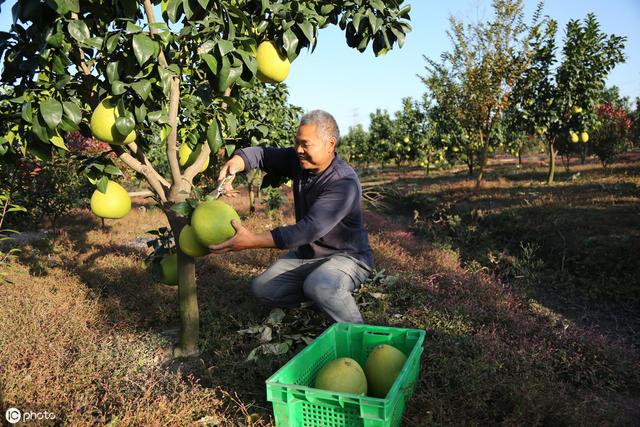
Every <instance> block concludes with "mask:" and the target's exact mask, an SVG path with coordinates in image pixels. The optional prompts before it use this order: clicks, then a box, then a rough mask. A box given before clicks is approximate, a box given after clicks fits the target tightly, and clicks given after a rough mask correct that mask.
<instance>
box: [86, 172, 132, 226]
mask: <svg viewBox="0 0 640 427" xmlns="http://www.w3.org/2000/svg"><path fill="white" fill-rule="evenodd" d="M130 210H131V198H130V197H129V193H127V190H125V189H124V188H123V187H122V186H121V185H120V184H118V183H117V182H114V181H109V182H108V183H107V190H106V192H104V193H103V192H102V191H100V190H95V191H94V192H93V194H92V195H91V211H92V212H93V213H94V214H96V215H97V216H99V217H101V218H111V219H118V218H122V217H123V216H125V215H126V214H128V213H129V211H130Z"/></svg>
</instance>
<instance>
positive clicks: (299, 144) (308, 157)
mask: <svg viewBox="0 0 640 427" xmlns="http://www.w3.org/2000/svg"><path fill="white" fill-rule="evenodd" d="M334 147H335V138H330V139H329V141H323V140H322V138H321V137H320V136H319V135H318V132H317V130H316V126H315V125H302V126H300V127H298V133H297V134H296V140H295V149H296V154H297V155H298V161H299V162H300V166H301V167H302V169H305V170H308V171H311V172H321V171H323V170H325V169H326V168H327V167H328V166H329V164H330V163H331V160H333V149H334Z"/></svg>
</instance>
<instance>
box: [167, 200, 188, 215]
mask: <svg viewBox="0 0 640 427" xmlns="http://www.w3.org/2000/svg"><path fill="white" fill-rule="evenodd" d="M171 210H172V211H174V212H175V213H177V214H178V216H185V217H186V216H189V215H191V211H192V210H193V209H192V208H191V205H190V204H189V203H187V202H180V203H176V204H175V205H173V206H171Z"/></svg>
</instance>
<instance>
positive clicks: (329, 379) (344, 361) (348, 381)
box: [314, 357, 367, 394]
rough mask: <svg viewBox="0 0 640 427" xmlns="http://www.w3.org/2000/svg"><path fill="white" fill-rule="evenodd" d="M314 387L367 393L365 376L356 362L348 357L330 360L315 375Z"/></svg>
mask: <svg viewBox="0 0 640 427" xmlns="http://www.w3.org/2000/svg"><path fill="white" fill-rule="evenodd" d="M314 387H315V388H319V389H322V390H330V391H344V392H347V393H355V394H367V378H366V376H365V374H364V371H363V370H362V367H361V366H360V364H359V363H358V362H356V361H355V360H353V359H352V358H350V357H340V358H338V359H335V360H332V361H331V362H329V363H327V364H326V365H324V366H323V367H322V369H320V371H319V372H318V375H316V381H315V384H314Z"/></svg>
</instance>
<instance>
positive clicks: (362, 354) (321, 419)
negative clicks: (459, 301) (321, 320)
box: [266, 323, 426, 427]
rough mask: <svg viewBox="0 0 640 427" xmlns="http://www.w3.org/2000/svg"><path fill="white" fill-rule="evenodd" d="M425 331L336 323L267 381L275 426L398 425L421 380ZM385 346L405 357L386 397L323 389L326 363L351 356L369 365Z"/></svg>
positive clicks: (384, 426)
mask: <svg viewBox="0 0 640 427" xmlns="http://www.w3.org/2000/svg"><path fill="white" fill-rule="evenodd" d="M425 335H426V333H425V331H424V330H420V329H410V328H396V327H388V326H375V325H362V324H350V323H335V324H333V325H332V326H330V327H329V328H327V329H326V330H325V331H324V332H323V333H322V334H321V335H320V336H318V337H317V338H316V339H315V340H314V341H313V342H312V343H310V344H309V345H308V346H307V347H305V348H304V349H302V351H300V352H299V353H298V354H296V355H295V356H293V358H292V359H291V360H289V362H287V363H286V364H285V365H284V366H283V367H282V368H280V369H279V370H278V371H277V372H275V373H274V374H273V375H272V376H271V377H269V378H268V379H267V381H266V383H267V400H268V401H270V402H272V404H273V414H274V418H275V424H276V425H277V426H279V427H293V426H296V427H298V426H316V427H324V426H332V427H347V426H364V427H387V426H394V427H395V426H399V425H400V423H401V421H402V414H403V412H404V408H405V405H406V403H407V401H408V400H409V398H410V397H411V395H412V394H413V391H414V389H415V387H416V384H418V377H419V374H420V357H421V355H422V352H423V344H424V340H425ZM383 344H384V345H387V346H389V347H391V348H393V349H394V350H397V351H399V352H400V353H401V354H402V355H403V356H405V358H406V361H405V362H403V367H402V368H401V369H400V371H399V373H398V375H397V377H396V378H395V381H393V382H392V386H391V388H390V389H389V390H388V392H387V393H386V394H385V396H383V397H375V396H371V394H370V393H369V395H367V394H358V393H353V392H351V391H332V390H327V389H326V388H324V389H323V388H319V386H322V385H324V384H323V383H322V382H319V381H318V377H320V378H322V377H323V376H324V374H323V370H325V369H326V367H327V366H331V364H332V363H337V362H336V361H337V360H340V359H347V358H348V359H352V360H353V361H355V362H356V363H357V364H358V365H359V366H360V367H361V366H364V364H365V363H366V362H367V359H368V357H369V355H370V354H371V353H373V352H374V350H375V349H376V348H377V347H380V346H381V345H383ZM383 348H385V347H383ZM376 353H377V352H376ZM376 353H374V355H375V354H376ZM396 358H397V355H392V356H388V355H386V354H385V355H384V357H382V358H381V360H382V361H383V362H384V361H387V359H389V360H395V359H396ZM378 363H381V362H378ZM384 365H385V364H384V363H382V366H383V367H384ZM353 366H354V365H352V366H351V367H353ZM365 372H366V370H365ZM335 381H336V382H338V380H335ZM367 383H368V380H367ZM327 388H328V387H327ZM367 388H369V387H368V386H367Z"/></svg>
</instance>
